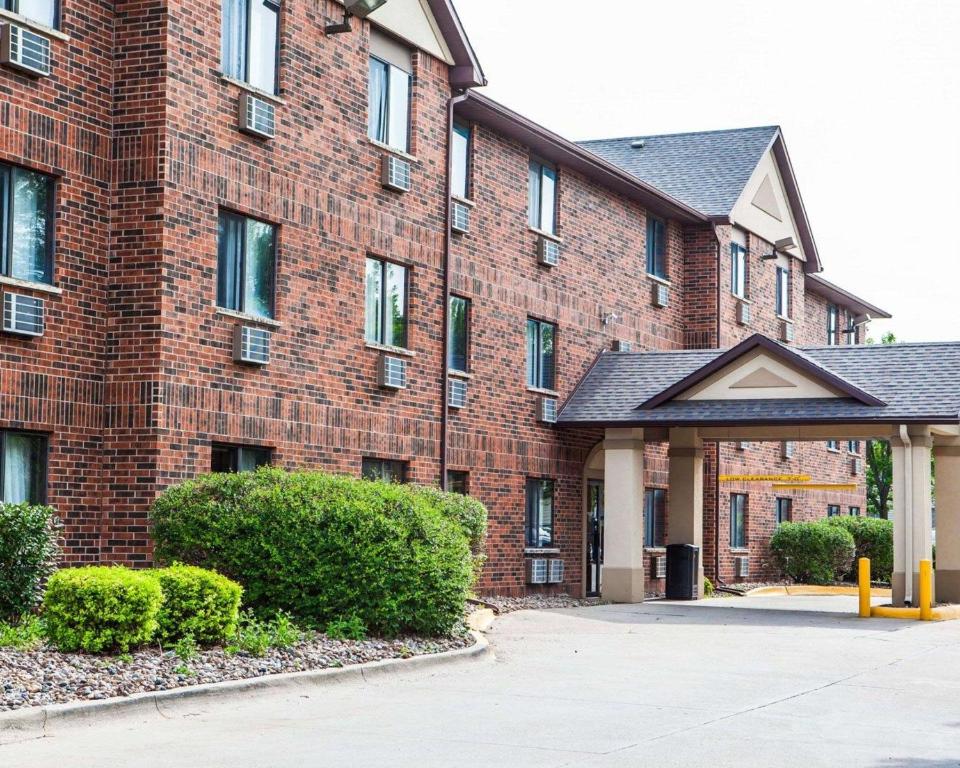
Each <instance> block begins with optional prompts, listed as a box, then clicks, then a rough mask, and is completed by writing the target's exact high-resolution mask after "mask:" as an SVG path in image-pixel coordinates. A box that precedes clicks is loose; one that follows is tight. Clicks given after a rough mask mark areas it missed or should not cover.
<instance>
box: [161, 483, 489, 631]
mask: <svg viewBox="0 0 960 768" xmlns="http://www.w3.org/2000/svg"><path fill="white" fill-rule="evenodd" d="M459 499H460V497H457V496H455V495H453V494H441V493H439V492H437V491H428V490H425V489H422V488H413V487H411V486H405V485H388V484H385V483H375V482H369V481H365V480H357V479H353V478H348V477H339V476H334V475H328V474H324V473H322V472H306V471H302V472H286V471H284V470H282V469H279V468H273V467H270V468H267V467H264V468H261V469H260V470H258V471H257V472H253V473H251V472H245V473H237V474H214V475H206V476H203V477H199V478H196V479H195V480H190V481H188V482H186V483H183V484H182V485H178V486H174V487H172V488H169V489H167V491H165V492H164V493H163V494H161V496H160V497H159V498H158V500H157V502H156V504H155V505H154V510H153V519H154V539H155V541H156V545H157V546H156V553H157V557H158V558H160V559H161V560H167V561H170V560H179V561H182V562H187V563H192V564H194V565H201V566H204V567H208V568H214V569H216V570H217V571H219V572H221V573H224V574H226V575H228V576H230V577H231V578H233V579H236V580H237V581H238V582H240V583H241V584H242V585H243V586H244V594H245V599H246V602H247V604H248V605H250V606H251V607H253V608H254V609H256V610H257V611H258V612H260V613H261V614H267V615H270V614H273V613H275V612H276V611H277V610H282V611H286V612H288V613H289V614H290V615H291V616H293V617H294V618H295V619H297V620H300V621H302V622H304V623H306V624H308V625H310V626H326V625H327V624H328V623H329V622H330V621H333V620H335V619H337V618H340V617H343V616H355V617H357V618H358V619H360V620H361V621H362V622H363V623H364V625H365V626H366V627H368V628H369V629H370V630H371V631H374V632H377V633H382V634H387V635H395V634H398V633H400V632H407V631H408V632H416V633H421V634H441V633H445V632H448V631H449V630H450V629H451V628H452V627H453V626H454V625H455V623H456V622H457V621H458V620H459V619H460V618H461V617H462V615H463V609H464V605H465V602H466V598H467V594H468V590H469V588H470V586H471V584H472V580H473V570H472V567H473V557H472V555H471V550H470V543H469V541H468V536H467V535H466V533H465V532H464V528H465V527H467V526H473V527H475V526H476V522H475V521H474V515H475V509H476V508H475V507H474V506H473V505H472V504H465V503H464V502H462V501H460V500H459ZM454 501H455V502H456V504H454V503H453V502H454ZM465 511H466V513H469V514H465ZM464 518H466V520H465V519H464Z"/></svg>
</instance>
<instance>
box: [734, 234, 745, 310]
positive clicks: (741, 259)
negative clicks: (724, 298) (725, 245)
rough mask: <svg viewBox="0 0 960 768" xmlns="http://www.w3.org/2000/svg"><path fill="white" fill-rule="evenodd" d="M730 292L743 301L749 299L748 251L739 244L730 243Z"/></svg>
mask: <svg viewBox="0 0 960 768" xmlns="http://www.w3.org/2000/svg"><path fill="white" fill-rule="evenodd" d="M730 262H731V265H732V267H731V268H732V272H731V275H730V290H731V291H733V293H734V295H736V296H739V297H740V298H741V299H745V298H746V297H747V249H746V248H744V247H743V246H742V245H740V244H739V243H730Z"/></svg>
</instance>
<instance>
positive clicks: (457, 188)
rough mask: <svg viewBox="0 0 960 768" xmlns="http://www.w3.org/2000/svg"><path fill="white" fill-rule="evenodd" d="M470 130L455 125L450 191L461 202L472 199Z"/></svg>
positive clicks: (459, 124)
mask: <svg viewBox="0 0 960 768" xmlns="http://www.w3.org/2000/svg"><path fill="white" fill-rule="evenodd" d="M470 144H471V141H470V129H469V128H468V127H467V126H465V125H463V124H462V123H454V124H453V144H452V146H451V148H450V151H451V152H452V153H453V175H452V176H451V178H450V191H451V192H452V193H453V196H454V197H459V198H460V199H461V200H469V199H470Z"/></svg>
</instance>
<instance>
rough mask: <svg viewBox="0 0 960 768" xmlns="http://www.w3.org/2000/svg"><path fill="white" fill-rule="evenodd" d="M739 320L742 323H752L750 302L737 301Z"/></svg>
mask: <svg viewBox="0 0 960 768" xmlns="http://www.w3.org/2000/svg"><path fill="white" fill-rule="evenodd" d="M737 322H738V323H739V324H740V325H750V303H749V302H747V301H742V300H741V301H738V302H737Z"/></svg>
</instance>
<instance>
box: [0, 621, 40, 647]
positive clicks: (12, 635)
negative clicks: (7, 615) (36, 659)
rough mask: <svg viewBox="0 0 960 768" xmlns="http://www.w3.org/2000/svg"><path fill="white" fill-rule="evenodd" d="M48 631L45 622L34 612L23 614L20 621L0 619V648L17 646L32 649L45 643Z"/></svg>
mask: <svg viewBox="0 0 960 768" xmlns="http://www.w3.org/2000/svg"><path fill="white" fill-rule="evenodd" d="M45 639H46V633H45V631H44V628H43V622H42V621H41V620H40V619H39V618H38V617H37V616H34V615H33V614H27V615H26V616H22V617H21V618H20V620H19V621H16V622H11V623H9V624H8V623H6V622H2V621H0V648H16V649H17V650H18V651H32V650H35V649H37V648H39V647H40V646H42V645H43V643H44V641H45Z"/></svg>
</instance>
